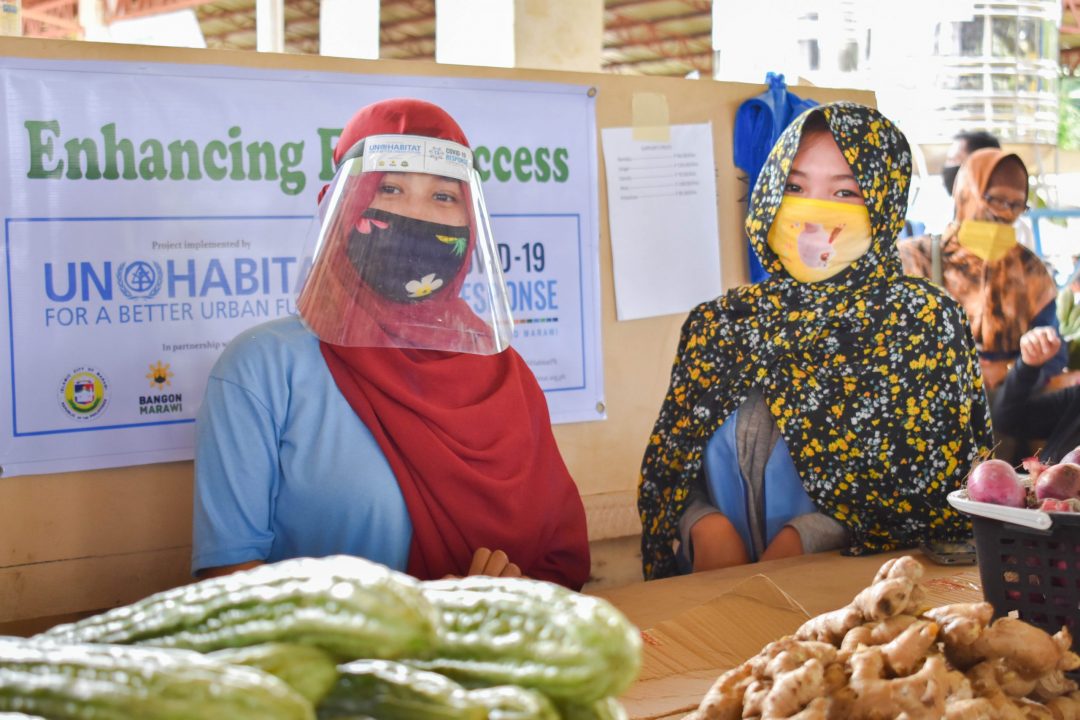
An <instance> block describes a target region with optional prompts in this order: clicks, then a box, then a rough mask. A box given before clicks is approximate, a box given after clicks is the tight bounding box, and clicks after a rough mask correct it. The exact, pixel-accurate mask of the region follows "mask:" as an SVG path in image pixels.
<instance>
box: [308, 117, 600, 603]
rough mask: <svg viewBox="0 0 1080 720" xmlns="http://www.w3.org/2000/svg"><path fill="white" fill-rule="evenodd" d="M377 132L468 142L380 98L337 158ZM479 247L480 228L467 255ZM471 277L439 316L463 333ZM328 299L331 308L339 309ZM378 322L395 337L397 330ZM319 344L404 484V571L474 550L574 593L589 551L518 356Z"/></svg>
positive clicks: (440, 568)
mask: <svg viewBox="0 0 1080 720" xmlns="http://www.w3.org/2000/svg"><path fill="white" fill-rule="evenodd" d="M379 134H408V135H425V136H428V137H438V138H442V139H445V140H452V141H454V142H458V143H461V144H462V145H467V144H468V141H467V140H466V138H465V134H464V133H463V132H462V131H461V128H460V127H458V125H457V123H456V122H454V120H453V118H451V117H450V116H449V115H448V114H447V113H446V112H445V111H443V110H442V109H441V108H439V107H438V106H436V105H432V104H431V103H427V102H423V101H420V100H414V99H395V100H384V101H381V102H378V103H375V104H373V105H369V106H367V107H366V108H364V109H362V110H361V111H360V112H358V113H357V114H356V115H355V116H354V117H353V118H352V120H350V121H349V123H348V125H346V126H345V128H344V130H343V131H342V134H341V138H340V139H339V140H338V144H337V146H336V148H335V150H334V160H335V161H340V159H341V157H342V156H343V155H344V154H345V153H346V152H347V151H348V150H349V149H350V148H351V147H352V146H353V145H354V144H355V143H356V142H358V141H359V140H361V139H362V138H364V137H367V136H369V135H379ZM372 187H374V186H372ZM373 193H374V190H372V194H373ZM368 202H370V198H368V199H366V200H364V201H363V202H362V203H361V207H360V211H362V210H363V209H365V207H366V205H367V203H368ZM474 243H475V232H473V233H471V237H470V238H469V250H470V251H471V249H472V247H473V244H474ZM331 266H332V267H333V270H332V272H336V273H341V272H353V270H352V266H351V265H350V264H349V263H347V262H335V263H331ZM314 272H315V270H313V274H314ZM466 272H467V268H463V269H462V270H461V274H460V275H459V276H458V277H457V278H455V280H454V282H453V284H452V288H451V289H452V292H447V293H445V294H446V296H447V298H448V299H447V300H445V301H443V303H442V306H441V308H440V312H442V313H443V314H444V317H448V318H450V319H452V320H454V321H455V322H460V323H461V324H462V327H468V326H470V324H472V323H476V322H481V321H480V320H479V319H478V318H476V316H475V315H474V314H473V313H472V311H471V310H470V309H469V307H468V305H467V304H466V303H465V302H464V301H462V300H460V298H458V293H457V290H458V289H460V287H461V283H462V282H464V276H465V273H466ZM338 286H339V287H340V284H339V285H338ZM327 300H329V302H328V303H327V306H328V307H331V308H333V307H337V306H338V304H337V302H335V301H334V300H335V299H334V298H327ZM309 302H314V301H313V300H311V299H309ZM319 302H321V299H320V300H319ZM429 302H430V301H429ZM427 304H428V303H424V305H427ZM407 307H408V306H407ZM406 311H408V310H406ZM379 322H380V323H382V324H383V330H384V331H385V332H386V333H388V334H393V335H398V332H397V328H395V327H394V326H393V324H392V323H390V322H387V321H386V320H385V319H382V320H380V321H379ZM413 332H415V329H414V330H413ZM399 337H400V336H399ZM406 339H408V338H406ZM412 339H413V340H414V341H415V340H418V338H415V337H413V338H412ZM320 346H321V348H322V354H323V357H324V358H325V359H326V364H327V366H328V367H329V369H330V373H331V375H332V376H333V378H334V381H335V383H336V384H337V386H338V389H339V390H341V393H342V395H344V396H345V399H346V400H347V401H348V402H349V405H350V406H351V407H352V408H353V410H355V411H356V414H357V415H358V416H359V417H360V419H361V420H362V421H363V422H364V424H365V425H366V426H367V428H368V429H369V430H370V431H371V433H372V435H373V436H374V437H375V440H376V441H377V442H378V443H379V447H380V448H381V449H382V451H383V454H384V455H385V456H386V459H387V461H388V462H389V463H390V467H391V469H392V470H393V471H394V475H395V477H396V478H397V481H398V485H399V486H400V487H401V492H402V495H403V496H404V498H405V504H406V506H407V508H408V511H409V517H410V519H411V521H412V526H413V537H412V545H411V547H410V550H409V566H408V571H409V573H410V574H412V575H414V576H416V577H418V578H421V579H431V578H439V577H443V576H445V575H463V574H465V572H466V571H467V570H468V568H469V564H470V562H471V560H472V557H473V553H474V552H475V551H476V550H477V548H480V547H487V548H490V549H492V550H503V551H505V552H506V554H507V556H508V557H509V558H510V561H511V562H514V563H516V564H517V565H518V566H519V567H520V568H521V570H522V572H523V573H524V574H525V575H527V576H529V577H533V578H537V579H540V580H549V581H552V582H557V583H559V584H561V585H565V586H568V587H571V588H574V589H578V588H580V587H581V586H582V585H583V584H584V582H585V580H586V579H587V578H588V574H589V548H588V538H587V533H586V528H585V511H584V508H583V506H582V503H581V497H580V495H579V494H578V491H577V487H576V486H575V484H574V481H573V479H572V478H571V477H570V473H569V472H568V471H567V469H566V465H565V464H564V463H563V460H562V456H561V455H560V454H559V450H558V448H557V447H556V445H555V438H554V435H553V434H552V432H551V421H550V418H549V417H548V412H547V403H546V401H545V399H544V394H543V391H541V389H540V386H539V385H538V384H537V382H536V379H535V377H534V376H533V374H532V372H531V371H530V370H529V368H528V366H527V365H526V364H525V361H524V360H522V358H521V356H520V355H518V354H517V352H516V351H514V350H513V348H510V349H507V350H504V351H503V352H501V353H498V354H495V355H474V354H469V353H455V352H443V351H434V350H414V349H408V348H395V347H346V346H342V345H330V344H327V343H325V342H323V343H321V344H320Z"/></svg>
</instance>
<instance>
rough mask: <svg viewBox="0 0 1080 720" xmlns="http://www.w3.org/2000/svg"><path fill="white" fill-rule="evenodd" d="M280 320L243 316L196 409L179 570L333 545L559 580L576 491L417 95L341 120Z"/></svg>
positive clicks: (440, 128)
mask: <svg viewBox="0 0 1080 720" xmlns="http://www.w3.org/2000/svg"><path fill="white" fill-rule="evenodd" d="M334 160H335V162H336V163H337V165H338V171H337V174H336V176H335V178H334V181H333V182H332V183H331V184H330V186H328V188H325V189H324V193H323V196H322V198H321V203H320V208H319V213H320V223H319V225H318V228H317V233H316V234H315V236H314V237H313V238H312V241H313V242H312V244H313V246H314V247H313V249H312V253H311V255H312V256H313V261H312V265H311V270H310V272H309V274H308V277H307V280H306V281H305V283H304V285H303V287H302V289H301V292H300V296H299V298H298V301H297V307H298V310H299V315H300V317H299V318H296V317H289V318H282V319H279V320H275V321H272V322H269V323H266V324H264V325H261V326H258V327H256V328H253V329H252V330H250V331H248V332H246V333H244V334H243V335H241V336H240V337H238V338H237V339H236V340H234V341H233V342H232V343H230V345H229V347H228V349H227V350H226V351H225V353H224V354H223V355H222V357H221V359H220V360H219V362H218V363H217V365H216V366H215V368H214V370H213V371H212V373H211V378H210V383H209V386H208V388H207V395H206V399H205V401H204V404H203V407H202V408H201V410H200V413H199V418H198V422H197V426H196V427H197V435H198V438H197V444H196V487H195V532H194V558H193V569H194V571H195V572H196V573H199V574H201V575H213V574H223V573H226V572H231V571H233V570H236V569H240V568H243V567H250V566H251V565H254V564H258V563H261V562H271V561H276V560H281V559H285V558H288V557H298V556H320V555H329V554H335V553H350V554H355V555H361V556H364V557H367V558H369V559H373V560H376V561H378V562H382V563H384V564H386V565H389V566H390V567H394V568H396V569H400V570H406V571H407V572H409V573H411V574H412V575H415V576H416V577H419V578H421V579H430V578H439V577H443V576H446V575H466V574H474V573H483V574H493V575H516V574H523V575H526V576H529V577H533V578H537V579H541V580H549V581H552V582H557V583H559V584H562V585H565V586H568V587H571V588H574V589H578V588H580V587H581V586H582V585H583V584H584V582H585V580H586V579H587V577H588V572H589V550H588V542H587V536H586V529H585V514H584V509H583V507H582V503H581V498H580V496H579V494H578V492H577V488H576V486H575V485H574V482H573V480H572V479H571V477H570V475H569V473H568V472H567V469H566V466H565V465H564V463H563V461H562V458H561V456H560V455H559V451H558V448H557V447H556V445H555V440H554V437H553V435H552V432H551V423H550V419H549V417H548V412H547V405H546V402H545V400H544V396H543V392H542V391H541V390H540V387H539V385H538V384H537V382H536V380H535V378H534V377H533V375H532V373H531V371H530V370H529V368H528V367H527V366H526V364H525V362H524V361H523V360H522V359H521V356H519V355H518V354H517V352H515V351H514V350H513V349H512V348H510V347H509V340H510V337H511V335H512V323H511V321H510V316H509V305H508V303H507V301H506V291H505V285H504V284H503V280H502V276H501V273H500V271H499V267H498V263H497V261H496V258H497V255H496V253H495V245H494V242H493V240H492V238H491V232H490V226H489V222H488V218H487V211H486V208H485V206H484V203H483V196H482V193H481V190H480V181H479V178H478V176H477V174H476V172H475V170H474V169H473V167H472V153H471V151H470V150H469V148H468V143H467V140H466V138H465V135H464V133H463V132H462V130H461V128H460V127H458V125H457V123H456V122H455V121H454V120H453V119H452V118H451V117H450V116H449V115H448V114H447V113H446V112H445V111H443V110H442V109H441V108H439V107H437V106H435V105H432V104H430V103H426V102H423V101H419V100H412V99H395V100H386V101H382V102H378V103H374V104H372V105H369V106H367V107H365V108H364V109H362V110H361V111H360V112H358V113H357V114H356V115H355V116H354V117H353V119H352V120H351V121H350V122H349V123H348V125H346V127H345V128H344V130H343V132H342V135H341V138H340V139H339V141H338V144H337V147H336V149H335V152H334Z"/></svg>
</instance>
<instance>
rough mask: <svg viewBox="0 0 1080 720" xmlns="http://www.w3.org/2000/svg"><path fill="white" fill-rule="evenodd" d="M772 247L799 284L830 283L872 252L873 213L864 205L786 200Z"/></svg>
mask: <svg viewBox="0 0 1080 720" xmlns="http://www.w3.org/2000/svg"><path fill="white" fill-rule="evenodd" d="M769 247H770V248H771V249H772V251H773V252H774V253H776V254H777V256H779V258H780V262H781V263H783V265H784V269H785V270H787V271H788V274H789V275H791V277H793V278H795V279H796V280H798V281H799V282H804V283H814V282H820V281H821V280H827V279H829V278H831V277H832V276H834V275H836V274H838V273H840V272H841V271H843V270H845V269H847V267H848V266H849V265H851V263H853V262H855V261H856V260H858V259H859V258H860V257H862V256H863V255H864V254H865V253H866V251H867V250H869V249H870V214H869V213H868V212H867V211H866V207H865V206H863V205H851V204H849V203H842V202H835V201H832V200H813V199H810V198H800V197H785V198H784V199H783V201H781V203H780V209H779V210H777V212H776V219H775V220H773V224H772V227H771V228H770V229H769Z"/></svg>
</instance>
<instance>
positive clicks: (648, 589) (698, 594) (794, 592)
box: [594, 551, 982, 720]
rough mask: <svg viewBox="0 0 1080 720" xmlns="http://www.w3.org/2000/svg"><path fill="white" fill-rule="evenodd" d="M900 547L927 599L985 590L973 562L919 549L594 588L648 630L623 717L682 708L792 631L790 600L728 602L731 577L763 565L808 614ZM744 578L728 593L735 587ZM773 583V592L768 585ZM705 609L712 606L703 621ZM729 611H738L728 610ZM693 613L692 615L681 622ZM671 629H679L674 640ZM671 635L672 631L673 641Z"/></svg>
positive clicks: (971, 597)
mask: <svg viewBox="0 0 1080 720" xmlns="http://www.w3.org/2000/svg"><path fill="white" fill-rule="evenodd" d="M905 554H908V555H911V556H912V557H914V558H916V559H918V560H919V561H920V562H921V563H922V565H923V567H924V569H925V575H924V576H923V580H922V582H921V585H922V587H923V589H924V591H926V593H927V600H926V601H927V604H928V605H932V606H937V605H943V604H948V603H953V602H974V601H979V600H981V599H982V588H981V587H980V583H979V576H978V569H977V568H976V567H974V566H970V565H967V566H960V565H937V564H935V563H933V562H931V561H930V560H929V559H927V558H926V557H925V556H923V555H922V553H920V552H918V551H906V552H898V553H891V554H885V555H874V556H869V557H857V558H855V557H844V556H842V555H841V554H840V553H839V552H830V553H821V554H817V555H806V556H802V557H796V558H788V559H786V560H774V561H771V562H763V563H756V564H752V565H743V566H740V567H734V568H727V569H725V570H713V571H710V572H703V573H695V574H693V575H684V576H680V577H676V578H669V579H665V580H655V581H652V582H646V583H638V584H636V585H630V586H626V587H622V588H613V589H610V590H602V591H597V592H595V593H594V594H595V595H598V596H600V597H604V598H606V599H607V600H609V601H610V602H611V603H612V604H614V605H615V606H616V607H618V608H619V609H620V610H622V611H623V613H625V614H626V616H627V617H628V618H629V619H630V620H631V621H632V622H633V623H634V624H636V625H637V626H638V627H639V628H641V629H642V630H650V632H648V633H646V636H647V637H646V640H647V642H646V647H645V666H644V667H643V668H642V675H641V676H640V677H639V679H638V681H637V682H636V683H635V684H634V685H633V686H631V687H630V688H629V689H628V690H627V692H626V693H625V694H624V695H623V696H622V698H621V699H622V702H623V704H624V705H625V707H626V709H627V711H628V713H629V715H630V717H631V718H633V719H634V720H646V719H651V718H669V717H670V718H681V717H682V716H683V715H684V714H685V713H686V712H687V711H688V710H690V709H692V708H693V707H695V706H696V704H697V703H698V702H699V701H700V698H701V697H702V696H703V695H704V693H705V691H706V690H707V689H708V687H709V686H710V685H711V684H712V681H713V680H714V679H715V678H716V677H717V676H718V675H720V674H721V673H722V672H723V671H724V670H727V669H729V668H730V667H734V666H735V665H737V664H738V663H739V662H741V661H742V660H745V659H746V658H748V657H750V656H752V655H754V654H755V653H756V652H757V651H758V650H760V649H761V647H763V646H764V645H765V644H767V643H769V642H771V641H773V640H776V639H779V638H780V637H782V636H783V635H785V634H788V633H791V632H793V631H794V630H795V628H797V627H798V626H799V625H800V624H801V623H802V621H803V618H804V616H803V614H802V613H798V612H797V609H796V608H793V607H792V604H791V603H790V602H789V601H788V600H785V604H786V606H787V608H788V609H787V611H786V612H787V614H786V615H785V616H782V617H777V616H775V615H771V614H767V613H758V612H757V611H756V610H749V611H748V610H747V606H746V605H743V606H741V609H740V610H731V609H730V608H732V607H734V606H732V605H730V604H728V602H727V601H728V599H729V598H731V597H732V595H728V593H729V592H730V591H731V590H733V589H734V588H735V587H736V586H738V585H741V584H743V583H746V581H748V580H750V579H751V578H753V577H754V576H756V575H763V576H765V577H766V578H768V580H770V581H771V582H772V585H770V586H769V587H773V586H776V587H779V588H780V590H782V591H783V592H784V593H786V594H787V595H788V596H790V600H794V601H795V604H797V605H799V606H801V608H802V609H803V610H805V612H806V613H807V614H808V615H810V616H813V615H819V614H821V613H824V612H827V611H829V610H835V609H837V608H840V607H844V606H845V605H847V604H848V603H849V602H850V601H851V599H852V598H854V597H855V595H856V594H858V592H859V591H860V590H862V589H863V588H865V587H867V586H868V585H870V583H871V581H872V580H873V578H874V575H875V574H876V573H877V571H878V569H879V568H880V567H881V565H882V564H883V563H885V561H887V560H888V559H890V558H893V557H899V556H901V555H905ZM758 584H760V581H759V583H758ZM745 587H746V586H745V585H744V586H743V588H740V590H739V591H736V593H735V595H741V593H742V592H743V591H744V589H745ZM772 592H773V593H774V595H775V594H776V593H775V588H773V589H772ZM722 596H724V597H722ZM743 597H745V596H743ZM757 597H758V596H757V595H755V596H754V600H752V601H751V603H750V606H749V607H750V608H760V607H762V605H759V604H757V603H758V600H757ZM713 601H716V602H713ZM717 602H721V603H724V604H723V605H722V606H719V607H722V609H719V607H718V605H717ZM706 604H708V605H707V606H706ZM703 606H705V607H703ZM703 612H708V613H709V614H708V615H707V619H706V620H705V621H704V622H702V617H703V616H702V615H701V613H703ZM733 614H734V615H739V617H732V615H733ZM690 616H693V617H695V618H696V619H697V620H698V621H699V624H697V625H692V624H688V622H689V621H688V618H689V617H690ZM667 621H675V622H674V624H675V625H677V626H680V627H681V628H682V630H681V631H680V632H681V633H682V634H681V636H680V635H679V634H678V633H675V634H671V633H670V632H669V631H670V630H671V627H672V624H673V623H670V622H667ZM662 623H663V625H661V624H662ZM657 626H660V627H659V628H658V627H657ZM656 633H660V634H661V636H663V637H665V638H666V642H664V643H662V645H663V650H658V649H657V647H656V643H655V641H653V642H650V641H649V640H650V637H653V636H655V635H656ZM713 633H715V634H713ZM678 637H682V638H684V639H683V640H681V641H680V640H678V639H677V638H678ZM730 637H744V638H747V639H752V642H746V641H745V640H744V641H743V642H740V643H739V644H738V645H739V646H738V649H737V650H736V651H733V650H732V647H731V646H730V644H727V647H724V648H722V647H721V646H723V645H725V644H726V641H727V640H728V638H730ZM672 638H676V640H675V642H674V644H671V640H672ZM714 642H715V643H718V644H714ZM751 645H752V646H753V647H750V646H751ZM658 653H659V654H658ZM676 668H677V669H676Z"/></svg>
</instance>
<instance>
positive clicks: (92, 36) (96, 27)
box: [79, 0, 109, 40]
mask: <svg viewBox="0 0 1080 720" xmlns="http://www.w3.org/2000/svg"><path fill="white" fill-rule="evenodd" d="M79 25H80V26H81V27H82V29H83V37H84V38H85V39H87V40H107V39H108V34H109V31H108V28H107V27H106V25H105V2H104V0H79Z"/></svg>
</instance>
